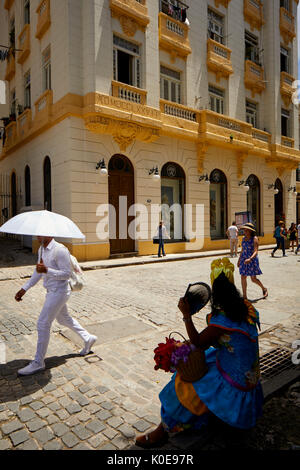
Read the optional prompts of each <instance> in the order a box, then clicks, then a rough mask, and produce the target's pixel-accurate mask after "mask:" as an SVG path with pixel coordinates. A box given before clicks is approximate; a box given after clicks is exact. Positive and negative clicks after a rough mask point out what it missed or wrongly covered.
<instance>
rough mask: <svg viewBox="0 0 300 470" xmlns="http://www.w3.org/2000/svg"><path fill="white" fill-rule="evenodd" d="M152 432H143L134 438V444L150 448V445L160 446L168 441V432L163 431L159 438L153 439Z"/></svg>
mask: <svg viewBox="0 0 300 470" xmlns="http://www.w3.org/2000/svg"><path fill="white" fill-rule="evenodd" d="M152 434H153V432H150V433H149V434H143V435H142V436H139V437H137V438H136V441H135V445H136V446H139V447H143V449H151V448H152V447H161V446H163V445H164V444H166V443H167V442H168V439H169V436H168V433H166V432H165V433H164V434H163V435H162V437H160V438H159V439H154V438H153V437H151V435H152Z"/></svg>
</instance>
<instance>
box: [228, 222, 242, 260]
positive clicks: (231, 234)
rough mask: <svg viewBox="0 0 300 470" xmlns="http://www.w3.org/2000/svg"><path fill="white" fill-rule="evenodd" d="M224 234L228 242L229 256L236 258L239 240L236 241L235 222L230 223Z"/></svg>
mask: <svg viewBox="0 0 300 470" xmlns="http://www.w3.org/2000/svg"><path fill="white" fill-rule="evenodd" d="M226 234H227V237H228V238H229V240H230V256H231V257H233V256H237V249H238V244H239V239H238V234H239V230H238V228H237V226H236V223H235V221H234V222H232V224H231V225H230V227H228V229H227V231H226Z"/></svg>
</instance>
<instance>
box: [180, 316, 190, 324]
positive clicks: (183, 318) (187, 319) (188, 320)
mask: <svg viewBox="0 0 300 470" xmlns="http://www.w3.org/2000/svg"><path fill="white" fill-rule="evenodd" d="M182 320H183V321H184V323H187V322H191V321H192V319H191V317H188V318H185V317H182Z"/></svg>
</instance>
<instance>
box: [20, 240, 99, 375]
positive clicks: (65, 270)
mask: <svg viewBox="0 0 300 470" xmlns="http://www.w3.org/2000/svg"><path fill="white" fill-rule="evenodd" d="M37 238H38V241H39V243H40V244H41V246H40V248H39V253H38V255H39V257H38V259H39V261H38V264H37V265H36V269H35V271H34V273H33V275H32V276H31V278H30V279H29V280H28V281H27V282H26V283H25V284H24V286H23V287H22V289H21V290H19V292H17V294H16V296H15V299H16V301H17V302H20V301H21V300H22V297H23V296H24V294H25V293H26V292H27V291H28V289H30V288H31V287H33V286H35V284H37V282H38V281H39V280H40V279H41V278H42V277H43V281H44V287H45V288H46V290H47V294H46V299H45V303H44V306H43V308H42V311H41V313H40V316H39V319H38V323H37V330H38V342H37V349H36V354H35V358H34V360H33V361H32V362H30V364H28V366H26V367H24V368H23V369H20V370H19V371H18V373H19V375H31V374H34V373H35V372H38V371H41V370H44V369H45V362H44V359H45V355H46V352H47V348H48V344H49V339H50V329H51V325H52V323H53V321H54V320H55V319H56V320H57V321H58V322H59V323H60V324H61V325H64V326H67V327H69V328H70V329H71V330H73V331H75V332H76V333H77V334H78V335H79V336H80V337H81V338H82V340H83V341H84V348H83V349H82V351H81V352H80V354H81V355H82V356H85V355H86V354H88V353H89V352H90V350H91V347H92V345H93V344H94V343H95V341H96V340H97V336H93V335H91V334H90V333H88V331H86V330H85V329H84V328H83V327H82V326H81V325H80V324H79V323H78V321H77V320H74V319H73V318H72V317H71V316H70V315H69V313H68V308H67V301H68V299H69V297H70V294H71V288H70V285H69V282H68V281H69V278H70V276H71V273H72V267H71V259H70V254H69V251H68V249H67V248H66V247H65V246H64V245H62V244H60V243H57V242H56V241H55V240H54V239H53V238H52V237H37Z"/></svg>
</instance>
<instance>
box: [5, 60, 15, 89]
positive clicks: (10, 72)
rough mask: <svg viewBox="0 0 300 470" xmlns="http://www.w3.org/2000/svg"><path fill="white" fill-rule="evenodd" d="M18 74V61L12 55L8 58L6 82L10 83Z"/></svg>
mask: <svg viewBox="0 0 300 470" xmlns="http://www.w3.org/2000/svg"><path fill="white" fill-rule="evenodd" d="M15 73H16V60H15V57H14V56H13V54H12V53H10V54H9V55H8V57H7V65H6V71H5V77H4V80H7V81H8V82H9V81H10V80H11V79H12V78H13V77H14V76H15Z"/></svg>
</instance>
